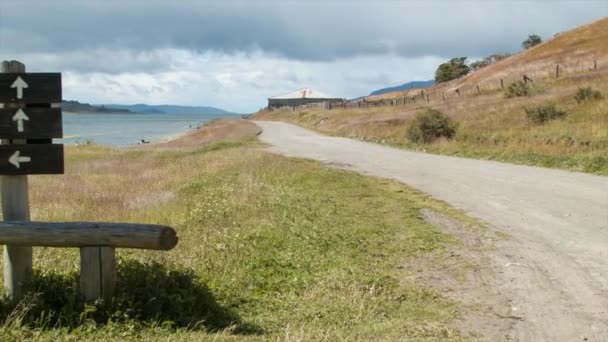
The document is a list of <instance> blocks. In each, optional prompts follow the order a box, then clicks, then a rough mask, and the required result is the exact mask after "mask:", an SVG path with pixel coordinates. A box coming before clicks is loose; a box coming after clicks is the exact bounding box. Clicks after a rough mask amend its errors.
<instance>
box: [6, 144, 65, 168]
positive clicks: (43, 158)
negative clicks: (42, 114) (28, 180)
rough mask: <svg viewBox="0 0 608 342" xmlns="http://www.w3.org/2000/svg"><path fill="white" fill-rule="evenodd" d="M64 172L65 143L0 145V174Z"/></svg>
mask: <svg viewBox="0 0 608 342" xmlns="http://www.w3.org/2000/svg"><path fill="white" fill-rule="evenodd" d="M63 172H64V156H63V145H61V144H40V145H37V144H13V145H1V146H0V175H42V174H62V173H63Z"/></svg>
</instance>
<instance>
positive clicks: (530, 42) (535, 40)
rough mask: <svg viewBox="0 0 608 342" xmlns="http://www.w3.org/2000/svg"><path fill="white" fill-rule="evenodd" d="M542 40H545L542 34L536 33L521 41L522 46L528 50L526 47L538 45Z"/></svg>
mask: <svg viewBox="0 0 608 342" xmlns="http://www.w3.org/2000/svg"><path fill="white" fill-rule="evenodd" d="M542 42H543V40H542V39H541V38H540V36H538V35H536V34H532V35H529V36H528V39H526V40H524V41H523V42H522V43H521V46H522V47H523V48H524V50H526V49H529V48H531V47H533V46H536V45H538V44H540V43H542Z"/></svg>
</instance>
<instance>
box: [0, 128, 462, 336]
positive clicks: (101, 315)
mask: <svg viewBox="0 0 608 342" xmlns="http://www.w3.org/2000/svg"><path fill="white" fill-rule="evenodd" d="M218 125H219V126H221V123H219V124H216V125H215V126H213V127H218ZM235 131H239V132H242V134H240V136H235V135H234V134H233V135H231V136H230V141H226V140H225V138H226V136H227V135H226V134H223V133H222V132H224V133H225V132H235ZM209 132H210V131H209V130H208V131H206V132H202V133H200V136H199V138H201V139H203V138H204V137H209V136H212V137H213V139H209V140H206V141H205V142H206V144H205V145H199V146H198V147H196V144H194V143H193V142H192V141H193V139H192V138H191V137H190V138H187V139H185V140H183V141H187V143H185V144H186V145H187V146H189V148H184V146H182V145H180V144H178V143H171V144H168V145H167V144H165V145H159V146H152V147H146V148H145V149H126V150H114V149H110V148H105V147H100V146H77V147H67V151H66V155H67V160H66V174H65V175H63V176H35V177H31V207H32V219H33V220H51V221H62V220H97V221H119V222H120V221H123V222H140V223H144V222H147V223H158V224H167V225H171V226H173V227H175V228H176V230H177V232H178V236H179V239H180V242H179V244H178V246H177V247H176V248H175V249H174V250H172V251H170V252H155V251H138V250H124V249H123V250H118V255H119V264H118V284H117V295H116V298H115V301H114V303H113V304H112V305H104V304H103V303H98V304H97V305H86V306H85V305H84V304H83V303H82V302H81V301H80V299H79V298H78V295H77V288H78V283H77V282H78V280H77V275H76V271H77V268H78V251H77V249H57V248H54V249H51V248H35V261H34V263H35V264H34V265H35V273H36V275H35V279H34V281H33V283H32V284H30V288H31V289H32V294H31V295H30V296H28V298H27V299H26V300H24V301H22V302H21V303H19V304H17V305H16V304H15V303H10V302H9V301H7V300H4V301H1V302H0V319H1V322H2V324H1V325H0V340H2V341H18V340H23V339H27V338H31V339H36V340H41V341H51V340H54V341H56V340H71V341H80V340H103V341H112V340H114V341H123V340H133V341H139V340H167V341H183V340H191V341H200V340H230V341H232V340H235V341H241V340H243V341H249V340H251V341H262V340H289V341H323V340H326V341H337V340H349V341H354V340H359V341H365V340H375V341H379V340H387V341H391V340H412V341H417V340H420V341H446V340H450V341H452V340H461V339H462V338H461V337H459V335H458V333H457V332H456V331H454V330H453V329H452V328H451V327H450V322H451V321H452V320H453V319H454V318H456V317H458V315H459V312H460V307H459V304H458V303H455V302H452V301H450V300H448V299H446V298H444V297H442V296H441V295H440V294H439V293H437V292H435V291H433V290H432V289H430V288H429V287H428V286H427V285H425V284H423V283H418V282H415V281H414V280H412V279H415V277H410V274H408V272H411V271H408V268H407V267H403V266H402V265H407V264H413V263H416V260H417V258H419V257H422V256H425V255H428V253H439V254H441V253H442V251H443V250H445V249H446V247H448V246H457V245H458V242H457V241H456V240H454V239H453V238H451V237H450V236H446V235H444V234H442V233H440V232H439V231H438V230H437V229H436V228H435V227H433V226H432V225H430V224H428V223H426V222H425V220H424V219H423V216H422V215H421V213H420V212H421V210H422V209H424V208H429V209H432V210H434V211H436V212H441V213H446V214H448V215H451V216H454V217H460V218H462V215H461V214H459V213H458V212H456V211H454V210H452V209H450V208H448V207H447V206H446V205H445V204H443V203H441V202H437V201H434V200H432V199H430V198H429V197H427V196H425V195H422V194H420V193H417V192H415V191H413V190H411V189H409V188H407V187H405V186H403V185H400V184H397V183H394V182H390V181H385V180H378V179H373V178H369V177H364V176H360V175H358V174H355V173H352V172H347V171H340V170H335V169H329V168H326V167H323V166H321V165H319V164H318V163H315V162H310V161H304V160H297V159H289V158H284V157H280V156H276V155H272V154H269V153H267V152H264V151H263V150H262V149H260V148H259V143H258V142H257V141H256V140H255V134H257V128H255V126H254V125H252V124H251V123H248V122H244V123H243V122H237V121H233V122H231V123H230V122H229V124H227V125H225V127H223V128H221V129H220V130H219V133H218V132H214V133H211V134H209Z"/></svg>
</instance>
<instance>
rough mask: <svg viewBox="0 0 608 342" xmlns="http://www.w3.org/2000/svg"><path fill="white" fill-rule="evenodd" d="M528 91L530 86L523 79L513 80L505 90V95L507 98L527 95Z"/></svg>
mask: <svg viewBox="0 0 608 342" xmlns="http://www.w3.org/2000/svg"><path fill="white" fill-rule="evenodd" d="M530 93H531V92H530V86H529V85H528V84H527V83H526V82H524V81H516V82H513V83H511V84H509V86H508V87H507V90H505V96H506V97H508V98H511V97H518V96H528V95H530Z"/></svg>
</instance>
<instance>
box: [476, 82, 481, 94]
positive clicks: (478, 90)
mask: <svg viewBox="0 0 608 342" xmlns="http://www.w3.org/2000/svg"><path fill="white" fill-rule="evenodd" d="M477 95H481V90H480V89H479V84H478V85H477Z"/></svg>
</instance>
